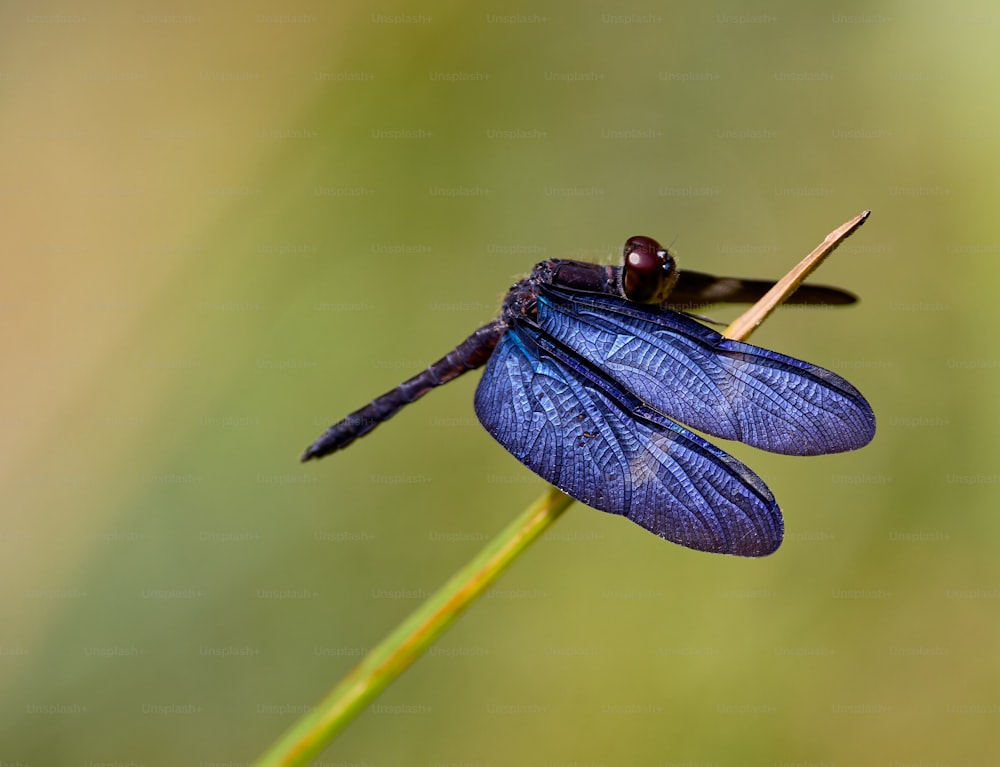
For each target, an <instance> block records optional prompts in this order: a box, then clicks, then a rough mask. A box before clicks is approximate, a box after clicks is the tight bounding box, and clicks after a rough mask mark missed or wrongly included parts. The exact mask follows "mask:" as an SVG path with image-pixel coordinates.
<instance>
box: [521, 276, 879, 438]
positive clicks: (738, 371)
mask: <svg viewBox="0 0 1000 767" xmlns="http://www.w3.org/2000/svg"><path fill="white" fill-rule="evenodd" d="M538 324H539V325H540V326H541V328H542V329H543V330H544V331H545V332H546V333H548V334H550V335H552V336H553V337H555V338H556V339H558V340H559V341H560V342H562V343H563V344H565V345H566V346H568V347H570V348H571V349H573V351H575V352H576V353H577V354H578V355H579V356H581V357H584V358H585V359H588V360H594V361H596V363H595V364H598V365H599V366H600V367H601V369H602V370H603V371H604V372H605V373H607V375H609V376H610V377H611V378H613V379H614V380H615V381H616V382H617V383H618V385H619V386H620V387H622V388H625V389H628V390H629V391H630V392H631V393H632V394H634V395H635V396H636V397H638V398H639V399H640V400H642V401H643V402H645V403H646V404H647V405H649V406H650V407H652V408H654V409H655V410H657V411H659V412H660V413H663V414H664V415H666V416H669V417H670V418H675V419H677V420H678V421H681V422H682V423H685V424H687V425H688V426H690V427H692V428H694V429H698V430H699V431H704V432H706V433H708V434H711V435H713V436H716V437H723V438H725V439H735V440H739V441H740V442H744V443H746V444H748V445H752V446H754V447H758V448H761V449H763V450H769V451H771V452H774V453H784V454H786V455H821V454H825V453H839V452H843V451H845V450H854V449H857V448H859V447H863V446H864V445H866V444H868V442H870V441H871V439H872V437H873V436H874V434H875V416H874V414H873V413H872V409H871V406H870V405H869V404H868V403H867V402H866V401H865V398H864V397H863V396H861V393H860V392H858V390H857V389H855V388H854V387H853V386H851V384H849V383H848V382H847V381H845V380H844V379H843V378H841V377H840V376H838V375H836V374H835V373H832V372H830V371H829V370H825V369H824V368H821V367H818V366H817V365H812V364H810V363H808V362H803V361H802V360H798V359H795V358H794V357H788V356H786V355H784V354H779V353H778V352H773V351H770V350H768V349H762V348H760V347H759V346H752V345H751V344H746V343H742V342H740V341H733V340H730V339H726V338H724V337H723V336H722V335H720V334H719V333H716V332H715V331H714V330H712V329H711V328H707V327H705V326H704V325H702V324H700V323H698V322H696V321H694V320H693V319H691V318H690V317H687V316H685V315H683V314H678V313H677V312H673V311H669V310H661V309H657V308H655V307H647V306H644V305H640V304H635V303H632V302H630V301H626V300H624V299H621V298H617V297H615V296H609V295H599V294H593V293H576V292H571V291H566V290H564V289H560V288H554V287H551V286H546V287H545V288H543V290H542V294H541V295H540V296H539V300H538Z"/></svg>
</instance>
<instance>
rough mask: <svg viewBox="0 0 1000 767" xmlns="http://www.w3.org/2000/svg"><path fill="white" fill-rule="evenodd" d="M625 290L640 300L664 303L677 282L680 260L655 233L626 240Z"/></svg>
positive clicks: (626, 294) (631, 299)
mask: <svg viewBox="0 0 1000 767" xmlns="http://www.w3.org/2000/svg"><path fill="white" fill-rule="evenodd" d="M624 258H625V265H624V269H623V276H622V291H623V292H624V293H625V298H627V299H628V300H629V301H634V302H636V303H637V304H662V303H663V302H665V301H666V300H667V296H669V295H670V291H671V290H673V289H674V285H675V284H676V283H677V262H676V261H674V257H673V256H672V255H670V252H669V251H668V250H667V249H666V248H664V247H663V246H661V245H660V243H658V242H657V241H656V240H654V239H653V238H652V237H642V236H637V237H629V238H628V241H627V242H626V243H625V253H624Z"/></svg>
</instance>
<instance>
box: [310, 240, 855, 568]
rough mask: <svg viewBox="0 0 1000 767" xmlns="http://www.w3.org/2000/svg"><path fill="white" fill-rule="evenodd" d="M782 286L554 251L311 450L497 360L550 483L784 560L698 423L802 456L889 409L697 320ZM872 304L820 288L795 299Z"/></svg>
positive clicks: (765, 506)
mask: <svg viewBox="0 0 1000 767" xmlns="http://www.w3.org/2000/svg"><path fill="white" fill-rule="evenodd" d="M771 286H772V283H770V282H767V281H760V280H744V279H739V278H726V277H715V276H712V275H710V274H703V273H700V272H694V271H688V270H683V271H681V270H679V269H678V268H677V262H676V259H675V258H674V256H673V254H672V253H671V252H670V251H669V250H668V249H667V248H664V247H662V246H661V245H660V244H659V243H658V242H657V241H656V240H654V239H653V238H651V237H645V236H637V237H631V238H629V239H628V241H627V242H626V243H625V248H624V253H623V260H622V264H621V265H620V266H618V265H602V264H594V263H587V262H583V261H575V260H570V259H550V260H547V261H543V262H541V263H539V264H537V265H536V266H535V267H534V268H533V270H532V271H531V273H530V274H529V275H528V276H527V277H525V278H523V279H521V280H519V281H518V282H517V283H515V284H514V285H513V286H512V287H511V288H510V290H509V291H508V293H507V295H506V297H505V298H504V300H503V305H502V308H501V311H500V315H499V317H497V318H496V319H495V320H493V321H492V322H490V323H489V324H487V325H484V326H483V327H481V328H479V329H478V330H476V331H475V332H474V333H473V334H472V335H470V336H469V337H468V338H466V340H465V341H463V342H462V343H460V344H459V345H458V346H456V347H455V348H454V349H453V350H452V351H451V352H449V353H448V354H447V355H446V356H444V357H442V358H441V359H440V360H438V361H437V362H435V363H433V364H432V365H430V366H429V367H428V368H427V369H426V370H423V371H422V372H420V373H418V374H417V375H415V376H413V377H412V378H410V379H409V380H407V381H404V382H403V383H402V384H400V385H399V386H397V387H396V388H395V389H392V390H391V391H389V392H387V393H386V394H383V395H382V396H381V397H378V398H377V399H375V400H373V401H372V402H371V403H369V404H368V405H366V406H365V407H363V408H361V409H360V410H357V411H355V412H354V413H351V414H350V415H348V416H347V417H346V418H344V419H343V420H341V421H339V422H338V423H336V424H334V425H333V426H331V427H330V428H329V429H327V431H326V432H325V433H324V434H323V435H322V436H320V438H319V439H318V440H316V442H315V443H314V444H312V445H311V446H310V447H309V448H308V449H307V450H306V451H305V453H304V454H303V455H302V458H301V460H302V461H309V460H312V459H315V458H320V457H322V456H325V455H328V454H330V453H333V452H335V451H337V450H341V449H343V448H345V447H347V446H348V445H350V444H351V443H353V442H354V441H355V440H356V439H357V438H358V437H362V436H364V435H366V434H368V433H369V432H370V431H371V430H372V429H374V428H375V427H376V426H378V425H379V424H381V423H382V422H384V421H386V420H387V419H389V418H391V417H392V416H393V415H395V414H396V413H398V412H399V411H400V410H401V409H402V408H403V407H405V406H406V405H408V404H410V403H412V402H414V401H416V400H417V399H419V398H420V397H422V396H424V395H425V394H426V393H427V392H429V391H430V390H431V389H433V388H435V387H438V386H441V385H442V384H446V383H448V382H449V381H452V380H454V379H455V378H457V377H458V376H460V375H462V374H464V373H467V372H468V371H470V370H475V369H477V368H480V367H483V366H484V365H485V366H486V370H485V372H484V373H483V376H482V379H481V380H480V382H479V385H478V387H477V389H476V394H475V411H476V415H477V416H478V418H479V421H480V423H482V425H483V427H484V428H485V429H486V431H488V432H489V433H490V434H491V435H492V436H493V437H494V438H495V439H496V440H497V442H499V443H500V444H501V445H502V446H503V447H504V448H506V449H507V450H508V451H509V452H510V453H511V454H512V455H513V456H514V457H515V458H517V460H518V461H520V462H521V463H522V464H524V465H525V466H526V467H528V468H529V469H531V470H532V471H533V472H535V473H536V474H538V475H539V476H540V477H542V478H543V479H545V480H546V481H547V482H549V483H550V484H552V485H555V486H556V487H557V488H559V489H560V490H561V491H563V492H564V493H566V494H567V495H569V496H571V497H573V498H574V499H576V500H577V501H580V502H581V503H584V504H586V505H587V506H591V507H593V508H595V509H599V510H600V511H605V512H609V513H611V514H618V515H621V516H624V517H626V518H628V519H630V520H632V521H633V522H635V523H636V524H638V525H640V526H641V527H643V528H645V529H646V530H648V531H649V532H651V533H653V534H655V535H657V536H659V537H660V538H663V539H665V540H668V541H672V542H674V543H677V544H680V545H681V546H686V547H688V548H691V549H696V550H699V551H707V552H715V553H724V554H734V555H739V556H747V557H758V556H764V555H766V554H770V553H772V552H774V551H775V550H776V549H777V548H778V546H779V545H780V544H781V541H782V538H783V535H784V521H783V518H782V515H781V510H780V508H779V507H778V504H777V502H776V500H775V498H774V495H773V494H772V493H771V491H770V490H769V489H768V487H767V485H766V484H765V483H764V481H763V480H762V479H761V478H760V477H758V476H757V475H756V474H755V473H754V472H753V471H751V470H750V468H748V467H747V466H746V465H745V464H743V463H742V462H740V461H739V460H737V459H736V458H734V457H733V456H731V455H729V454H728V453H726V452H725V451H724V450H722V449H720V448H719V447H717V446H715V445H714V444H712V443H711V442H709V441H708V440H706V439H705V438H704V437H702V436H700V435H699V434H696V433H695V431H693V430H697V431H698V432H703V433H705V434H708V435H710V436H712V437H718V438H722V439H729V440H737V441H739V442H742V443H745V444H747V445H751V446H753V447H756V448H760V449H762V450H766V451H770V452H773V453H781V454H785V455H796V456H806V455H824V454H829V453H840V452H844V451H848V450H856V449H858V448H861V447H863V446H865V445H866V444H868V443H869V442H870V441H871V440H872V438H873V437H874V435H875V415H874V413H873V412H872V408H871V406H870V405H869V404H868V402H867V401H866V400H865V398H864V397H863V396H862V395H861V393H860V392H859V391H858V390H857V389H855V388H854V387H853V386H852V385H851V384H850V383H848V382H847V381H846V380H844V379H843V378H841V377H840V376H839V375H837V374H835V373H833V372H831V371H829V370H826V369H824V368H822V367H819V366H817V365H813V364H811V363H809V362H804V361H802V360H799V359H795V358H794V357H789V356H787V355H784V354H780V353H778V352H775V351H770V350H768V349H764V348H761V347H759V346H754V345H751V344H748V343H744V342H741V341H736V340H732V339H728V338H725V337H724V336H722V335H721V334H719V333H718V332H716V331H715V330H713V329H712V328H710V327H708V326H707V325H705V324H703V322H701V321H699V320H704V319H705V318H702V317H697V315H693V314H691V311H692V310H693V309H697V308H701V307H703V306H707V305H710V304H715V303H742V302H754V301H756V300H757V299H758V298H760V297H761V296H762V295H763V294H764V293H765V292H766V291H767V290H768V289H769V288H770V287H771ZM855 300H856V298H855V296H853V295H852V294H850V293H848V292H846V291H843V290H840V289H838V288H833V287H828V286H823V285H810V284H806V285H802V286H800V287H799V288H798V290H797V291H796V292H795V293H793V294H792V295H791V296H790V297H789V299H788V301H787V303H799V304H849V303H853V302H854V301H855ZM696 317H697V318H696ZM682 424H684V425H682Z"/></svg>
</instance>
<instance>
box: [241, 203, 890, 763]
mask: <svg viewBox="0 0 1000 767" xmlns="http://www.w3.org/2000/svg"><path fill="white" fill-rule="evenodd" d="M869 213H870V211H867V210H866V211H864V212H863V213H861V214H859V215H857V216H855V217H854V218H852V219H851V220H850V221H848V222H846V223H845V224H843V225H842V226H840V227H838V228H837V229H835V230H834V231H833V232H831V233H830V234H829V235H827V237H826V238H825V239H824V240H823V242H821V243H820V244H819V245H818V246H817V247H816V248H815V250H813V252H812V253H810V254H809V255H808V256H806V257H805V258H804V259H803V260H802V261H801V262H800V263H799V264H798V265H797V266H795V267H794V268H793V269H792V270H791V271H790V272H789V273H788V274H787V275H786V276H785V277H784V278H782V279H781V280H780V281H779V282H778V283H776V284H775V286H774V287H773V288H772V289H771V290H769V291H768V292H767V294H766V295H765V296H764V297H763V298H761V299H760V301H758V302H757V303H756V304H754V305H753V306H752V307H750V308H749V309H748V310H747V311H746V312H744V313H743V314H742V315H741V316H740V317H739V318H738V319H737V320H736V321H735V322H733V323H732V324H731V325H730V326H729V327H728V328H726V331H725V333H724V335H725V336H726V337H728V338H733V339H735V340H738V341H743V340H745V339H746V338H747V337H748V336H749V335H750V334H751V333H752V332H753V331H754V330H755V329H756V328H757V327H758V326H759V325H760V324H761V322H763V321H764V319H765V318H766V317H767V316H768V315H769V314H770V313H771V312H772V311H774V309H775V308H776V307H777V306H779V305H780V304H781V303H782V302H783V301H784V300H785V299H786V298H787V297H788V296H789V295H791V294H792V293H793V292H794V291H795V289H796V288H797V287H798V286H799V285H801V284H802V281H803V280H805V278H806V277H807V276H808V274H809V273H810V272H812V271H813V270H814V269H815V268H816V267H817V266H819V265H820V264H821V263H822V262H823V259H824V258H826V257H827V256H828V255H829V254H830V253H832V252H833V250H834V249H835V248H836V247H837V246H838V245H839V244H840V243H841V242H843V241H844V240H845V239H847V238H848V237H849V236H850V235H851V234H853V233H854V231H855V230H857V228H858V227H860V226H861V225H862V224H863V223H864V222H865V220H866V219H867V218H868V215H869ZM571 503H573V499H572V498H570V497H569V496H567V495H565V494H563V493H561V492H560V491H559V490H557V489H555V488H554V487H553V488H550V489H549V491H548V492H547V493H546V494H545V495H544V496H542V497H541V498H539V499H538V500H537V501H535V503H534V504H532V506H531V507H529V508H528V509H527V511H525V512H524V513H522V514H521V516H519V517H518V518H517V519H515V520H514V521H513V522H511V524H509V525H508V526H507V527H506V528H505V529H504V530H503V531H502V532H501V533H500V534H499V535H497V537H496V538H494V539H493V541H491V542H490V544H489V545H488V546H487V547H486V548H485V549H483V550H482V551H481V552H479V554H477V555H476V557H475V558H474V559H473V560H472V561H470V562H469V563H468V564H467V565H465V567H463V568H462V569H461V570H459V571H458V572H457V573H455V575H454V576H452V578H451V580H449V581H448V582H447V583H445V584H444V585H443V586H442V587H441V588H440V589H439V590H438V591H437V592H436V593H435V594H434V595H433V596H431V598H430V599H428V600H427V601H426V602H424V604H422V605H421V606H420V607H419V608H417V610H416V612H414V613H413V614H412V615H410V617H409V618H407V619H406V620H405V621H404V622H403V623H401V624H400V625H399V627H398V628H397V629H396V630H395V631H393V632H392V633H391V634H389V636H387V637H386V638H385V639H383V640H382V641H381V642H379V644H377V645H376V646H375V647H374V648H372V650H371V652H369V653H368V655H367V657H365V659H364V660H363V661H362V662H361V663H360V664H359V665H358V666H356V667H355V668H354V669H353V670H352V671H351V672H350V673H349V674H348V675H347V676H346V677H345V678H344V679H343V680H342V681H341V682H340V683H339V684H338V685H337V686H336V687H334V688H333V689H332V690H331V691H330V692H329V693H328V694H327V695H326V697H325V698H323V700H321V701H320V702H319V703H318V704H317V705H316V707H315V708H314V709H313V710H312V711H310V712H309V713H308V714H306V715H305V716H303V717H302V718H301V719H300V720H299V721H298V722H296V723H295V724H294V725H293V726H292V727H291V728H290V729H289V730H288V731H287V732H286V733H285V734H284V735H282V736H281V738H280V739H279V740H278V741H277V742H276V743H275V744H274V745H273V746H272V747H271V749H270V750H269V751H268V752H267V753H265V754H264V755H263V756H262V757H261V758H260V759H259V760H258V761H257V762H256V763H255V764H256V765H257V767H277V765H282V766H283V767H291V766H292V765H303V764H306V763H307V762H308V761H309V760H310V759H312V758H313V757H314V756H316V755H317V754H318V753H319V752H320V751H321V750H322V749H323V748H325V747H326V745H327V744H328V743H329V742H330V741H331V740H332V739H333V738H334V736H335V735H336V734H337V733H338V732H340V731H341V730H342V729H344V727H346V726H347V725H348V723H350V721H351V720H352V719H353V718H354V717H355V716H357V714H358V713H359V712H360V711H361V709H362V708H364V707H365V706H366V705H367V704H368V703H369V702H370V701H371V700H372V699H374V698H375V696H376V695H378V694H379V693H380V692H381V691H382V690H383V689H384V688H385V687H386V686H387V685H388V684H389V683H390V682H392V680H394V679H395V678H396V677H398V676H399V675H400V674H402V673H403V671H405V670H406V669H407V668H408V667H409V666H410V664H411V663H413V661H415V660H416V659H417V658H418V657H420V654H421V653H423V651H424V650H425V649H426V648H427V647H429V646H430V644H431V643H432V642H433V641H434V640H435V639H437V637H439V636H440V635H441V634H442V633H444V631H445V629H447V628H448V627H449V626H450V625H451V624H452V623H453V622H454V621H455V619H456V618H457V617H458V616H459V615H460V614H461V613H462V611H463V610H464V609H465V608H466V607H468V606H469V605H470V604H471V603H472V601H473V600H474V599H475V598H476V597H478V596H479V595H480V594H482V593H483V591H485V590H486V588H487V587H488V586H489V585H490V584H491V583H493V581H494V580H496V578H497V577H498V576H499V575H500V573H501V572H503V571H504V569H506V567H507V566H508V565H509V564H510V563H511V562H513V561H514V559H516V558H517V556H518V555H519V554H520V553H521V552H522V551H524V550H525V549H526V548H527V547H528V545H529V544H530V543H531V542H532V541H534V540H535V539H536V538H538V537H539V536H540V535H541V534H542V533H543V532H545V530H547V529H548V528H549V526H550V525H551V524H552V523H553V522H555V521H556V519H558V518H559V515H560V514H562V513H563V512H564V511H565V510H566V509H567V508H569V506H570V504H571Z"/></svg>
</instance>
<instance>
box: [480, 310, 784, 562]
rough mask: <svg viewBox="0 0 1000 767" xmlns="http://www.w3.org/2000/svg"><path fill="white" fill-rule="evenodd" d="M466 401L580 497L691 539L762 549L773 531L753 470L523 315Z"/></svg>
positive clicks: (670, 535) (512, 447) (774, 541)
mask: <svg viewBox="0 0 1000 767" xmlns="http://www.w3.org/2000/svg"><path fill="white" fill-rule="evenodd" d="M475 406H476V414H477V415H478V416H479V420H480V421H481V422H482V424H483V426H484V427H485V428H486V430H487V431H488V432H489V433H490V434H492V435H493V437H494V438H496V440H497V441H498V442H500V444H501V445H503V446H504V447H505V448H507V450H509V451H510V452H511V453H512V454H513V455H514V456H515V457H516V458H517V459H518V460H519V461H521V463H523V464H524V465H525V466H527V467H528V468H529V469H531V470H532V471H534V472H535V473H536V474H538V475H540V476H541V477H543V478H544V479H546V480H547V481H548V482H550V483H551V484H553V485H555V486H556V487H558V488H559V489H560V490H562V491H563V492H565V493H567V494H568V495H570V496H572V497H573V498H575V499H577V500H578V501H581V502H582V503H585V504H587V505H588V506H593V507H594V508H596V509H600V510H601V511H607V512H610V513H612V514H621V515H623V516H626V517H628V518H629V519H631V520H632V521H633V522H635V523H637V524H639V525H641V526H642V527H644V528H646V529H647V530H649V531H650V532H652V533H655V534H656V535H658V536H660V537H661V538H665V539H667V540H669V541H673V542H674V543H679V544H680V545H682V546H687V547H689V548H692V549H698V550H701V551H712V552H720V553H726V554H739V555H742V556H763V555H764V554H770V553H771V552H773V551H774V550H775V549H776V548H778V546H779V544H780V543H781V539H782V534H783V531H784V528H783V524H782V520H781V512H780V511H779V509H778V505H777V503H776V502H775V500H774V496H773V495H771V492H770V491H769V490H768V489H767V486H766V485H765V484H764V483H763V481H762V480H761V479H760V478H759V477H758V476H757V475H756V474H754V473H753V472H752V471H750V469H748V468H747V467H746V466H744V465H743V464H742V463H740V462H739V461H737V460H736V459H735V458H733V457H731V456H729V455H727V454H726V453H724V452H723V451H722V450H719V449H718V448H716V447H715V446H714V445H711V444H709V443H708V442H706V441H705V440H703V439H702V438H701V437H698V436H697V435H695V434H692V433H691V432H689V431H687V430H686V429H684V428H682V427H680V426H678V425H677V424H675V423H673V422H671V421H670V420H669V419H667V418H664V417H663V416H662V415H660V414H659V413H656V412H655V411H652V410H650V409H649V408H648V407H646V406H645V405H644V404H643V403H642V402H641V401H640V400H638V399H637V398H636V397H634V396H632V395H631V394H630V393H629V392H627V391H624V390H621V389H620V388H619V387H616V386H615V384H614V382H613V381H612V380H611V379H610V378H608V377H607V376H606V375H604V374H603V373H602V372H601V371H600V370H599V369H597V367H596V366H594V365H593V364H591V363H589V362H587V361H586V360H584V359H581V358H580V357H579V356H577V355H576V354H574V353H573V352H571V351H570V350H569V349H567V348H566V347H565V346H563V345H561V344H558V343H556V342H554V341H553V340H552V339H551V338H549V337H547V336H546V334H545V333H543V332H541V331H540V330H539V328H538V327H537V326H535V325H533V324H531V323H530V322H525V321H519V322H517V323H515V325H514V326H513V327H511V328H510V329H509V330H508V331H507V332H506V334H505V335H504V336H503V338H502V339H501V340H500V342H499V344H498V345H497V347H496V349H495V350H494V352H493V356H492V357H491V358H490V361H489V364H488V366H487V368H486V372H485V373H484V374H483V378H482V380H481V381H480V383H479V387H478V389H476V398H475Z"/></svg>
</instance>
